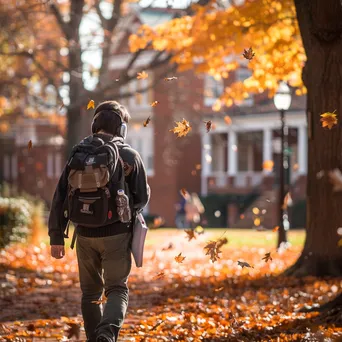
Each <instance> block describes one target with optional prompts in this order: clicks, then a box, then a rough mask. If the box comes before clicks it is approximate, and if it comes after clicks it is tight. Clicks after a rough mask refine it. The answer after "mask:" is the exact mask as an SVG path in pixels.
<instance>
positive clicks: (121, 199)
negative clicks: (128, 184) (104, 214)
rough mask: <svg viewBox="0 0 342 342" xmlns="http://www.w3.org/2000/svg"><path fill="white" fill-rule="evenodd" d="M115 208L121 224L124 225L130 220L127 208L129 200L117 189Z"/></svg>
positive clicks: (128, 208)
mask: <svg viewBox="0 0 342 342" xmlns="http://www.w3.org/2000/svg"><path fill="white" fill-rule="evenodd" d="M116 208H117V213H118V216H119V220H120V221H121V222H123V223H126V222H129V221H130V220H131V219H132V213H131V208H130V207H129V198H128V196H127V195H126V194H125V191H124V190H123V189H119V190H118V191H117V195H116Z"/></svg>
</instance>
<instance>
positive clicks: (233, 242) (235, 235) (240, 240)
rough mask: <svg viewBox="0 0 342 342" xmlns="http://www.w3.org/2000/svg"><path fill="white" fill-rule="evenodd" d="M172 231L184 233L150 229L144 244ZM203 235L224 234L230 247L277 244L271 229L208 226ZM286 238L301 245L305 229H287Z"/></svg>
mask: <svg viewBox="0 0 342 342" xmlns="http://www.w3.org/2000/svg"><path fill="white" fill-rule="evenodd" d="M172 233H177V234H184V235H185V233H184V232H183V231H182V230H181V229H175V228H160V229H150V230H149V232H148V235H147V240H146V244H147V245H153V244H157V243H159V244H160V242H161V238H162V237H163V236H165V242H167V241H168V240H167V237H168V236H169V235H170V234H172ZM223 234H224V235H223ZM204 236H207V237H208V240H215V239H218V238H220V237H222V236H225V237H227V239H228V241H229V246H230V247H243V246H248V247H253V246H254V247H258V246H260V247H261V246H264V247H269V246H271V247H275V246H276V244H277V237H278V233H277V232H272V231H271V230H268V231H260V232H259V231H256V230H253V229H230V228H208V229H205V231H204ZM288 240H289V242H290V243H291V244H292V246H299V247H301V246H303V244H304V240H305V230H292V231H289V232H288ZM170 242H171V240H170Z"/></svg>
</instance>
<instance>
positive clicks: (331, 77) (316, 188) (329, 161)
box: [285, 0, 342, 277]
mask: <svg viewBox="0 0 342 342" xmlns="http://www.w3.org/2000/svg"><path fill="white" fill-rule="evenodd" d="M294 2H295V6H296V11H297V17H298V23H299V27H300V31H301V35H302V39H303V44H304V48H305V51H306V55H307V62H306V65H305V67H304V69H303V81H304V84H305V86H306V88H307V119H308V140H309V141H308V178H307V220H306V222H307V223H306V225H307V235H306V241H305V245H304V249H303V252H302V254H301V256H300V257H299V259H298V261H297V262H296V263H295V265H293V266H292V267H291V268H290V269H288V270H287V271H286V273H285V274H287V275H294V276H305V275H312V276H335V277H337V276H341V275H342V248H341V247H338V240H339V238H340V237H339V236H338V234H337V229H338V228H339V227H342V193H334V192H333V191H332V185H331V184H330V183H329V179H328V176H327V173H328V171H329V170H332V169H334V168H339V169H340V170H341V169H342V126H341V115H342V5H341V2H340V0H295V1H294ZM334 110H336V113H337V115H338V120H339V122H338V124H337V125H336V126H335V127H334V128H333V129H331V130H329V129H326V128H322V124H321V122H320V118H321V117H320V114H323V113H325V112H333V111H334ZM322 170H323V171H324V174H325V176H324V177H323V178H319V177H317V174H318V172H320V171H322Z"/></svg>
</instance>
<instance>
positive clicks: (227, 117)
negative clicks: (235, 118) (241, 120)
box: [224, 115, 232, 125]
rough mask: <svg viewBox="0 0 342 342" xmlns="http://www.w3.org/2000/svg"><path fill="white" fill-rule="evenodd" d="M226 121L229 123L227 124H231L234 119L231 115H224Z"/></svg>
mask: <svg viewBox="0 0 342 342" xmlns="http://www.w3.org/2000/svg"><path fill="white" fill-rule="evenodd" d="M224 122H225V123H226V124H227V125H231V124H232V119H231V118H230V116H228V115H226V116H225V117H224Z"/></svg>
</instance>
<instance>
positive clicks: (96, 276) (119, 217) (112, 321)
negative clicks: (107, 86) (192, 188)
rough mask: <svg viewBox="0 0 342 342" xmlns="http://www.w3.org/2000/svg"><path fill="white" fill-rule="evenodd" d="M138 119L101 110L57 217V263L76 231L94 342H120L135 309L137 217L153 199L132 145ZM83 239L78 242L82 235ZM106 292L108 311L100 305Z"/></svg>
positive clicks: (119, 109)
mask: <svg viewBox="0 0 342 342" xmlns="http://www.w3.org/2000/svg"><path fill="white" fill-rule="evenodd" d="M129 119H130V116H129V114H128V112H127V110H126V108H125V107H124V106H122V105H120V104H119V103H118V102H116V101H107V102H103V103H101V104H100V105H99V106H98V107H97V108H96V110H95V114H94V119H93V122H92V126H91V129H92V135H91V136H89V137H87V138H85V139H84V140H82V142H81V143H80V144H79V145H77V146H75V147H74V149H73V151H72V153H71V157H70V159H69V161H68V163H67V165H66V166H65V168H64V170H63V173H62V175H61V177H60V180H59V182H58V185H57V188H56V191H55V194H54V197H53V202H52V206H51V212H50V217H49V236H50V244H51V255H52V257H54V258H56V259H61V258H63V256H64V254H65V251H64V237H66V236H67V235H65V234H64V230H65V228H66V226H67V222H68V220H70V221H71V222H73V223H74V225H75V226H76V234H77V242H76V248H77V260H78V266H79V277H80V286H81V290H82V314H83V319H84V327H85V331H86V335H87V341H88V342H116V341H117V340H118V335H119V331H120V328H121V326H122V324H123V320H124V317H125V314H126V309H127V305H128V286H127V280H128V276H129V273H130V271H131V251H130V248H131V240H132V228H133V222H134V219H135V214H136V213H137V212H140V211H141V210H142V208H144V207H145V206H146V204H147V203H148V201H149V197H150V188H149V186H148V184H147V178H146V171H145V168H144V165H143V162H142V160H141V158H140V156H139V154H138V152H136V151H135V150H134V149H132V148H130V146H129V145H127V144H125V143H124V139H125V138H126V134H127V123H128V121H129ZM75 236H76V235H75ZM103 290H104V293H105V296H106V297H107V303H106V304H105V306H104V310H103V311H102V310H101V307H100V306H99V305H98V304H94V302H96V301H98V300H99V298H100V297H101V295H102V292H103Z"/></svg>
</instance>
